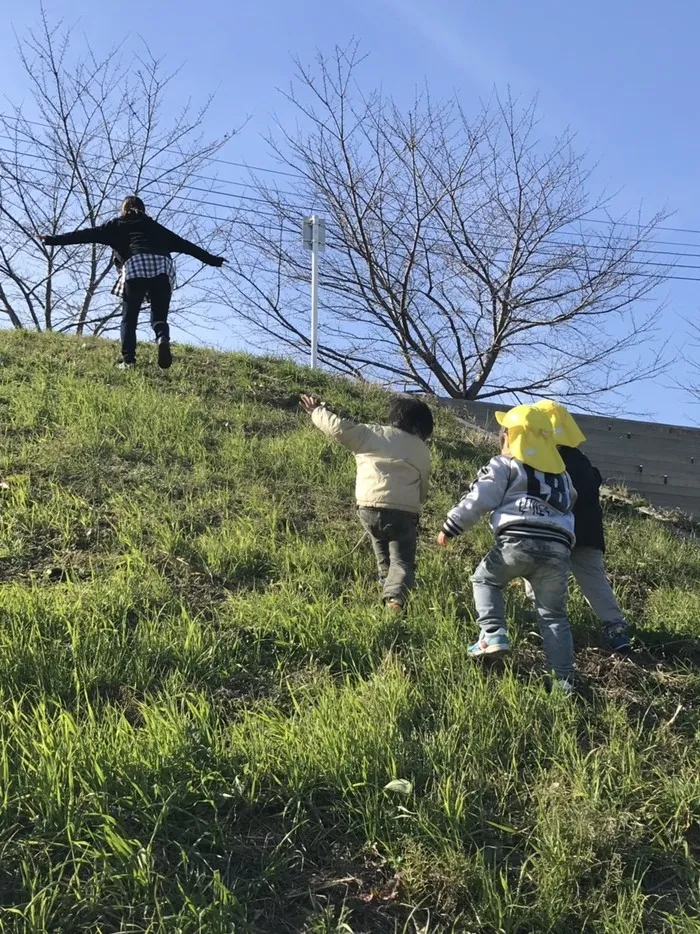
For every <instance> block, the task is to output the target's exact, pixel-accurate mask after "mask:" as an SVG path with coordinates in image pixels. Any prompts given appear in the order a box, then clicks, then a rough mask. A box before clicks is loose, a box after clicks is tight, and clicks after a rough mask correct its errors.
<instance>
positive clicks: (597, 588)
mask: <svg viewBox="0 0 700 934" xmlns="http://www.w3.org/2000/svg"><path fill="white" fill-rule="evenodd" d="M536 408H538V409H540V410H541V411H543V412H544V413H545V414H546V415H547V416H548V417H549V420H550V423H551V425H552V429H553V431H554V438H555V441H556V442H557V444H558V446H559V452H560V454H561V456H562V459H563V461H564V464H565V465H566V470H567V473H568V474H569V476H570V477H571V482H572V483H573V485H574V488H575V490H576V494H577V499H576V504H575V506H574V520H575V533H576V545H575V546H574V548H573V550H572V552H571V572H572V574H573V575H574V577H575V578H576V582H577V584H578V585H579V587H580V588H581V592H582V593H583V596H584V597H585V598H586V600H587V602H588V604H589V605H590V607H591V608H592V610H593V612H594V613H595V614H596V616H597V617H598V618H599V619H600V621H601V623H602V626H603V634H604V636H605V640H606V642H607V644H608V645H609V647H610V648H611V649H612V651H613V652H620V653H623V654H624V653H627V652H629V651H631V648H632V646H631V643H630V638H629V634H628V631H627V622H626V621H625V617H624V614H623V612H622V610H621V609H620V605H619V603H618V602H617V600H616V599H615V594H614V593H613V590H612V587H611V586H610V582H609V581H608V578H607V574H606V572H605V533H604V531H603V510H602V508H601V505H600V487H601V484H602V482H603V480H602V477H601V475H600V471H599V470H598V469H597V468H596V467H594V466H593V464H591V462H590V461H589V459H588V458H587V457H586V455H585V454H584V453H583V452H582V451H580V450H579V445H580V444H583V442H584V441H585V440H586V438H585V436H584V434H583V432H582V431H581V429H580V428H579V427H578V425H577V424H576V421H575V420H574V418H573V416H572V415H571V413H570V412H569V411H568V410H567V409H566V408H565V407H564V406H563V405H559V404H558V403H556V402H552V401H551V400H549V399H544V400H542V401H541V402H538V403H537V404H536Z"/></svg>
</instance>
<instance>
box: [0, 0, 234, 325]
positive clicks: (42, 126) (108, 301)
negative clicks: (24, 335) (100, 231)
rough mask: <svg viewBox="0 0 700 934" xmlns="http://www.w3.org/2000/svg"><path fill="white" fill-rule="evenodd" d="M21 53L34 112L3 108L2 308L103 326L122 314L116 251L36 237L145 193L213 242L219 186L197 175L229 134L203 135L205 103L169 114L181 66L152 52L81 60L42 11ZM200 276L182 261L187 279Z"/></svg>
mask: <svg viewBox="0 0 700 934" xmlns="http://www.w3.org/2000/svg"><path fill="white" fill-rule="evenodd" d="M18 56H19V59H20V62H21V65H22V68H23V71H24V73H25V76H26V78H27V83H28V87H29V90H30V95H31V100H32V101H33V105H34V106H33V108H31V116H29V115H28V114H29V113H30V108H29V107H28V105H27V102H26V101H25V102H23V103H22V105H21V106H20V105H17V106H14V107H12V106H8V107H7V108H6V112H3V113H0V127H2V129H1V130H0V136H1V137H2V140H3V144H2V145H0V314H4V315H5V316H6V317H7V319H8V320H9V323H10V324H11V325H12V326H14V327H15V328H21V327H30V328H35V329H37V330H61V331H75V332H77V333H79V334H81V333H84V332H85V333H96V334H99V333H101V332H103V331H105V330H106V329H109V328H110V326H111V323H112V321H113V319H114V317H115V315H116V313H117V310H116V299H114V298H113V297H112V296H111V295H110V286H111V285H112V284H113V276H112V275H111V267H112V257H111V253H110V251H108V250H107V249H106V248H105V247H102V246H99V245H96V246H92V247H84V246H83V247H77V248H76V247H72V248H65V249H61V250H60V251H55V250H54V249H53V248H50V247H45V246H44V245H43V244H41V243H40V242H38V241H37V239H36V238H35V234H36V233H37V232H41V233H55V232H57V231H62V230H71V229H75V228H78V227H83V226H95V225H97V224H99V223H103V222H104V221H105V220H108V219H109V217H110V216H113V215H114V214H115V210H116V207H117V205H118V203H119V201H120V200H121V198H122V197H123V196H124V195H125V194H130V193H139V194H140V195H141V196H142V197H143V198H144V199H145V200H146V202H147V204H148V205H149V206H150V208H151V213H154V214H156V215H157V216H158V217H159V219H160V220H161V221H163V222H165V223H168V222H170V221H172V222H173V224H174V225H175V226H176V227H177V229H178V230H179V232H181V233H182V234H183V236H186V237H190V238H196V239H198V240H200V241H203V242H209V241H210V240H211V239H212V237H213V236H214V235H215V234H216V230H217V228H218V222H217V217H216V212H215V210H213V209H212V208H211V207H210V206H207V207H203V206H201V202H203V201H204V202H206V198H207V194H208V193H212V192H215V191H216V190H217V188H218V183H217V180H216V178H215V177H211V176H202V174H201V173H202V172H203V170H205V169H206V168H207V167H208V166H209V165H210V164H211V160H212V158H213V157H214V156H215V155H216V153H217V152H218V151H219V150H220V149H221V147H222V146H223V145H224V144H225V143H226V142H227V140H228V139H229V138H230V136H231V134H227V135H225V136H224V137H222V138H219V139H211V140H208V139H205V138H204V136H203V132H202V130H203V122H204V118H205V116H206V113H207V110H208V108H209V105H210V103H211V102H210V101H206V102H205V103H204V105H203V106H201V107H199V108H194V107H192V106H191V105H190V104H189V103H185V105H184V106H182V107H180V108H179V112H178V111H176V112H175V116H174V117H173V118H172V119H166V118H165V105H166V102H167V98H168V94H169V91H170V85H171V82H172V79H173V77H174V74H173V73H166V72H165V71H164V69H163V65H162V62H161V61H159V60H158V59H156V58H154V57H153V56H152V55H151V54H150V52H149V51H148V49H147V48H145V47H144V49H143V51H142V52H141V54H133V55H129V56H125V55H124V54H123V50H122V49H120V48H115V49H112V50H111V51H109V52H108V53H107V54H106V55H103V56H101V57H99V56H97V55H96V54H95V52H94V51H93V50H92V49H91V48H90V46H89V45H87V44H86V45H85V48H84V50H83V52H82V54H80V55H78V56H74V55H73V53H72V47H71V41H70V31H69V30H66V29H64V28H63V27H62V26H61V25H60V24H59V25H58V26H52V25H51V24H50V23H49V21H48V19H47V16H46V13H45V11H44V10H43V9H42V15H41V24H40V27H39V28H38V30H36V31H31V32H30V33H29V34H28V36H26V37H23V38H22V40H21V41H18ZM193 188H194V189H195V192H193V190H192V189H193ZM193 193H194V195H195V196H194V197H191V195H192V194H193ZM228 213H229V212H228V211H227V212H226V216H228ZM194 275H199V267H198V268H197V272H196V273H195V272H194V271H193V270H192V269H190V268H189V267H188V266H187V265H185V266H184V268H183V269H182V270H181V271H180V275H179V280H180V284H181V285H186V284H187V283H188V282H189V281H191V279H192V278H193V277H194ZM176 294H177V293H176ZM188 299H189V300H188V311H189V313H190V314H192V312H193V309H198V308H199V309H200V310H201V308H200V305H199V304H198V303H199V302H201V300H202V299H201V297H198V296H196V295H193V294H192V292H191V290H190V291H189V294H188ZM174 311H175V313H177V306H176V307H175V308H174Z"/></svg>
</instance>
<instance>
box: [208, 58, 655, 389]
mask: <svg viewBox="0 0 700 934" xmlns="http://www.w3.org/2000/svg"><path fill="white" fill-rule="evenodd" d="M361 63H362V55H361V54H360V51H359V48H358V46H357V45H356V44H352V45H350V46H349V47H347V48H338V49H336V51H335V54H334V56H332V57H331V58H330V59H329V58H324V57H323V56H319V57H318V58H317V61H316V63H315V65H314V66H313V67H306V66H303V65H302V64H301V63H299V62H297V63H296V64H297V71H296V77H295V79H294V81H293V82H292V84H291V86H290V88H289V90H288V91H286V92H285V94H284V97H285V100H286V102H287V103H288V104H289V105H291V106H292V107H293V108H295V109H296V111H297V115H298V120H297V121H296V123H295V125H294V127H293V128H290V129H288V130H285V129H282V130H281V132H280V133H279V134H278V135H277V136H276V137H271V138H270V139H269V140H268V143H269V146H270V149H271V152H272V154H273V155H274V156H275V157H276V159H277V161H278V162H279V163H280V164H281V165H282V166H283V167H284V168H285V169H286V170H288V171H290V173H291V174H290V176H289V181H288V182H287V184H286V189H285V190H280V188H279V187H278V186H276V185H275V184H270V183H269V182H265V181H262V180H261V179H259V178H253V180H252V184H254V186H255V190H256V192H257V195H258V197H259V198H260V199H262V201H263V204H264V207H263V208H262V210H263V211H264V213H265V214H266V215H268V217H270V220H269V221H267V220H266V221H262V222H261V219H260V217H259V216H256V212H255V211H250V212H249V214H248V216H245V215H241V216H240V218H239V220H238V222H237V224H236V225H235V226H234V227H233V228H232V229H231V230H230V231H229V236H230V243H231V250H230V253H232V254H235V257H236V258H235V261H234V262H233V263H232V264H231V265H230V266H229V268H228V281H227V285H226V289H225V293H224V292H223V291H222V292H221V293H220V294H219V296H218V297H219V299H220V300H221V301H222V302H224V303H227V304H228V305H229V307H230V308H231V310H232V312H233V314H234V315H235V317H236V318H237V320H238V321H239V322H242V323H244V325H245V327H246V328H247V331H248V333H250V329H251V326H252V327H253V328H254V329H255V333H256V334H257V335H258V338H259V340H260V342H261V344H262V345H264V346H266V347H267V346H269V347H272V348H279V347H280V346H285V347H286V348H287V349H291V350H293V351H294V352H296V353H306V351H307V349H308V344H309V338H308V280H309V265H308V257H307V256H305V255H304V253H303V251H301V250H300V248H299V242H298V238H299V234H298V229H299V222H300V219H301V217H302V216H303V215H304V214H305V213H313V212H315V213H321V214H324V215H326V217H327V219H328V236H327V244H328V248H327V251H326V253H325V254H324V256H323V260H322V264H321V284H322V288H321V300H322V305H321V322H322V343H321V345H320V347H319V354H320V357H321V359H322V360H323V361H325V363H326V364H327V365H329V366H332V367H334V368H338V369H340V370H342V371H344V372H347V373H354V374H357V373H363V374H365V375H366V376H367V377H370V378H373V379H379V380H382V381H384V382H386V383H389V384H391V385H394V386H401V387H404V388H409V389H411V388H412V389H416V388H418V389H421V390H423V391H437V392H442V393H444V394H447V395H449V396H452V397H455V398H465V399H475V398H487V397H493V396H500V395H505V396H508V395H511V396H512V395H514V394H516V393H528V392H531V393H538V394H539V393H544V392H546V393H550V394H554V395H557V396H558V397H559V398H562V399H568V400H570V401H575V400H576V399H588V398H589V397H590V396H591V394H593V393H608V394H611V393H612V394H614V393H616V392H618V391H620V390H623V389H624V388H625V387H627V386H629V385H630V384H631V382H633V381H635V380H639V379H644V378H648V377H651V376H653V375H655V374H657V373H659V372H660V371H661V369H663V366H664V362H665V361H664V354H663V352H662V350H660V349H659V348H658V347H656V346H655V340H656V335H655V327H654V326H655V323H656V322H657V321H658V316H659V314H660V309H659V308H658V307H647V306H646V304H645V303H647V301H648V300H650V299H651V297H652V294H653V292H654V290H655V289H656V287H657V286H658V285H659V283H660V282H661V281H662V279H663V276H662V275H661V274H660V273H658V272H653V271H651V270H658V267H657V266H653V267H652V266H649V265H644V261H643V251H644V248H645V247H646V245H647V244H648V243H649V242H650V240H651V239H652V237H653V234H654V231H655V229H656V227H657V226H658V224H659V223H660V222H661V221H662V220H663V219H664V215H662V214H660V213H659V214H657V215H655V216H654V217H653V218H652V219H651V220H649V221H642V220H641V219H639V220H638V222H637V223H635V224H634V225H631V224H628V223H627V222H626V221H625V220H621V221H620V222H619V223H616V222H614V220H613V219H612V218H611V223H610V225H609V227H608V229H607V231H606V232H601V230H600V229H594V225H593V224H591V223H589V222H588V221H587V218H588V217H589V216H590V214H591V212H597V213H598V214H600V213H601V212H603V211H605V212H607V211H608V209H609V203H608V200H607V199H606V197H605V196H604V195H601V196H598V197H596V196H594V195H591V194H590V193H589V187H590V183H591V177H590V169H589V168H588V167H587V165H586V162H585V160H584V158H583V157H582V156H580V155H579V154H577V153H576V151H575V148H574V141H573V139H572V138H571V136H570V135H569V134H568V133H564V134H563V135H562V136H561V137H560V138H558V139H555V140H554V141H553V142H552V143H550V144H548V145H544V144H543V143H542V142H541V141H540V140H539V139H538V135H537V134H538V129H537V108H536V104H535V103H534V102H533V103H530V104H528V105H526V106H521V105H520V104H518V102H516V101H514V100H513V99H512V98H511V97H510V96H507V97H506V98H505V99H499V98H495V99H494V100H492V101H491V102H489V103H488V104H486V105H484V106H483V108H482V109H481V111H480V113H479V114H477V116H476V117H469V118H468V117H467V116H466V115H465V113H464V111H463V110H462V108H461V106H460V103H459V101H458V100H457V99H453V100H448V101H446V102H441V103H438V102H435V101H434V100H433V99H432V98H431V96H430V94H429V93H428V91H427V90H422V91H420V92H419V93H417V95H416V96H415V99H414V101H413V103H412V105H411V106H410V107H408V108H400V107H399V106H398V105H397V104H396V103H394V102H393V101H392V100H391V99H389V98H386V97H385V96H383V95H382V93H381V92H378V91H375V92H372V93H370V94H369V95H366V94H363V93H362V91H361V90H360V89H359V87H358V86H357V83H356V74H357V71H358V69H359V68H360V66H361ZM285 181H286V180H285ZM623 224H624V226H623ZM609 398H612V397H611V396H609Z"/></svg>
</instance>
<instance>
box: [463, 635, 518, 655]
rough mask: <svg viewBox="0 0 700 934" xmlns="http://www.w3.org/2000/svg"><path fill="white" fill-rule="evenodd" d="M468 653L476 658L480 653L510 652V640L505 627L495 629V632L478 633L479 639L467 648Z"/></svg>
mask: <svg viewBox="0 0 700 934" xmlns="http://www.w3.org/2000/svg"><path fill="white" fill-rule="evenodd" d="M467 651H468V653H469V655H472V656H473V657H474V658H478V657H479V656H481V655H496V654H498V653H499V652H510V642H509V641H508V636H507V635H506V631H505V629H497V630H496V632H484V630H483V629H482V630H481V632H480V633H479V641H478V642H475V643H474V645H470V646H469V648H468V650H467Z"/></svg>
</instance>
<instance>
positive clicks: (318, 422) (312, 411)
mask: <svg viewBox="0 0 700 934" xmlns="http://www.w3.org/2000/svg"><path fill="white" fill-rule="evenodd" d="M301 407H302V408H303V409H304V411H305V412H306V413H307V414H308V415H310V416H311V421H312V422H313V423H314V425H315V426H316V427H317V428H318V429H319V430H320V431H322V432H323V433H324V435H327V436H328V437H329V438H331V439H332V440H333V441H337V442H338V444H342V445H343V447H345V448H348V450H350V451H352V452H353V454H359V453H360V452H361V450H362V447H363V444H364V441H365V439H366V437H367V427H366V425H358V424H357V423H356V422H353V421H351V420H350V419H349V418H340V416H339V415H336V414H335V412H331V410H330V409H329V408H327V407H326V406H325V404H324V403H322V402H321V401H320V400H319V399H317V398H316V396H310V395H303V396H302V397H301Z"/></svg>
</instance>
